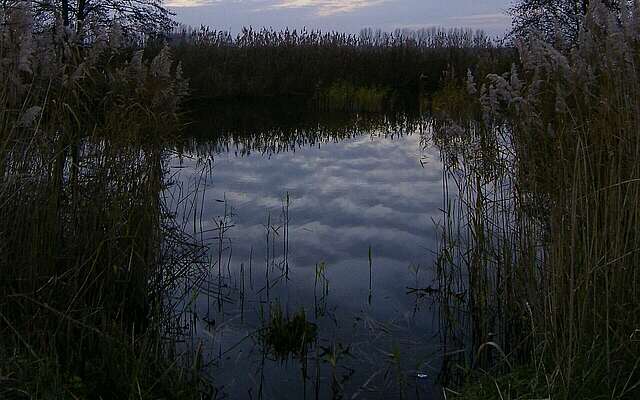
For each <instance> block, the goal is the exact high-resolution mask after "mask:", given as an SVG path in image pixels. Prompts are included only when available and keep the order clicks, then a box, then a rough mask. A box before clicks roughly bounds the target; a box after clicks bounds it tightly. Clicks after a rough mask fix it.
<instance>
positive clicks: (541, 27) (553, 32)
mask: <svg viewBox="0 0 640 400" xmlns="http://www.w3.org/2000/svg"><path fill="white" fill-rule="evenodd" d="M592 1H598V2H601V3H602V4H603V5H604V6H605V7H606V8H608V9H609V10H612V11H614V12H616V13H618V12H620V11H621V8H622V7H623V6H624V5H625V3H631V2H633V0H518V1H516V2H515V4H514V5H513V6H512V7H511V8H510V10H509V11H510V14H511V16H512V17H513V31H512V34H513V35H515V36H519V37H523V36H524V37H526V36H529V35H531V34H535V35H540V36H541V37H542V38H543V39H545V40H546V41H548V42H549V43H553V42H555V41H557V40H558V39H562V40H564V41H566V42H567V43H568V44H569V45H573V44H574V43H575V41H576V39H577V37H578V32H579V31H580V28H581V25H582V21H583V19H584V16H585V15H586V14H587V12H588V11H589V7H590V5H591V2H592Z"/></svg>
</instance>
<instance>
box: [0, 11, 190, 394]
mask: <svg viewBox="0 0 640 400" xmlns="http://www.w3.org/2000/svg"><path fill="white" fill-rule="evenodd" d="M27 3H28V2H18V3H15V4H14V3H11V4H9V6H7V4H4V3H3V8H2V14H1V19H2V24H1V25H0V37H1V40H0V82H1V83H0V271H1V273H0V397H2V398H13V397H17V398H86V397H90V398H93V397H97V396H98V395H100V396H102V397H103V398H131V397H133V396H134V394H135V397H136V398H158V397H176V396H177V397H180V398H183V397H185V398H195V397H197V396H199V393H200V388H201V386H200V384H199V377H198V374H197V373H192V372H193V371H188V370H185V369H184V368H181V367H182V364H181V363H180V362H179V360H178V355H176V354H175V353H174V352H172V346H171V345H170V343H171V340H172V338H175V337H176V335H179V332H180V326H179V325H178V324H177V318H174V317H176V313H179V310H176V309H173V308H172V306H171V304H169V303H167V301H165V299H166V294H167V293H168V291H170V290H171V288H172V286H173V285H174V283H175V282H176V280H177V279H179V277H180V276H181V275H184V274H186V273H188V272H187V271H188V266H189V265H190V263H189V260H188V258H189V257H195V255H196V254H197V253H198V252H197V251H196V250H194V249H195V248H194V247H192V246H191V242H190V239H189V238H188V236H186V235H184V233H183V232H182V231H181V230H180V229H179V228H180V227H178V226H176V225H175V224H174V222H173V221H172V219H171V218H170V215H168V213H167V212H166V209H165V207H164V203H163V200H162V197H161V193H162V191H163V189H164V187H165V186H166V182H165V180H164V176H163V169H164V159H165V156H164V154H163V151H162V148H161V146H160V143H161V141H164V140H169V139H170V138H171V137H173V135H175V132H176V130H175V128H176V127H177V119H176V107H177V105H178V103H179V101H180V99H181V97H182V96H183V95H184V94H185V90H186V83H185V82H184V80H182V79H181V78H180V69H179V68H176V65H175V64H174V63H173V62H172V61H171V55H170V54H169V51H168V49H166V48H165V49H164V50H162V51H160V53H159V54H158V56H157V57H155V58H154V59H152V60H148V59H144V58H143V56H142V51H141V49H140V48H136V47H135V46H134V44H133V42H130V43H129V44H127V41H126V39H125V38H124V37H123V33H122V32H123V31H122V29H121V27H120V26H119V25H117V24H114V25H112V26H103V27H102V28H101V29H96V30H95V31H92V32H93V33H94V35H92V36H91V38H92V39H91V40H89V39H87V37H86V36H84V39H81V38H80V37H79V36H76V33H74V32H73V31H71V30H69V29H66V28H65V27H64V26H60V25H55V22H54V21H53V20H50V21H49V22H51V23H52V24H53V25H51V26H52V28H53V29H45V30H41V29H39V28H42V27H43V26H44V25H42V23H43V22H42V20H41V19H38V18H36V17H39V16H40V15H39V14H37V13H35V12H34V10H33V9H31V8H30V7H29V5H28V4H27ZM5 6H6V7H5ZM181 254H182V256H181Z"/></svg>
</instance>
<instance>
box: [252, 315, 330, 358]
mask: <svg viewBox="0 0 640 400" xmlns="http://www.w3.org/2000/svg"><path fill="white" fill-rule="evenodd" d="M317 335H318V328H317V326H316V324H314V323H311V322H309V321H308V320H307V316H306V313H305V311H304V309H301V310H300V311H298V312H296V313H294V314H293V315H292V316H288V315H285V314H284V313H283V311H282V308H281V306H280V304H279V303H275V304H274V305H273V306H272V307H271V310H270V315H269V321H268V325H267V326H266V328H265V331H264V334H263V340H264V343H265V344H266V346H267V347H268V348H269V349H270V351H271V354H273V355H274V356H275V357H276V358H278V359H280V360H286V359H288V358H289V356H291V355H294V356H297V357H301V358H302V357H304V356H305V355H306V354H307V351H308V349H309V347H310V346H311V345H312V344H313V343H314V342H315V340H316V337H317Z"/></svg>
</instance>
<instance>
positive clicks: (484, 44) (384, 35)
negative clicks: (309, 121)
mask: <svg viewBox="0 0 640 400" xmlns="http://www.w3.org/2000/svg"><path fill="white" fill-rule="evenodd" d="M171 46H172V48H173V49H174V52H175V54H176V59H178V60H180V61H181V62H182V63H183V64H184V68H185V73H186V75H187V76H189V79H190V80H191V81H192V82H193V85H192V86H193V87H194V91H195V92H194V95H195V96H196V97H199V98H209V99H210V98H247V97H249V98H251V97H254V98H255V97H270V98H272V97H297V98H298V99H301V100H302V101H307V102H308V103H310V104H311V105H314V106H316V107H317V106H320V108H321V109H322V108H324V109H326V108H331V109H334V108H337V109H345V110H352V109H354V108H361V109H362V110H365V111H366V110H367V109H375V110H379V109H380V108H381V106H382V105H384V106H388V105H389V102H388V101H387V102H385V104H381V100H383V99H384V100H389V99H386V97H389V95H390V94H391V93H390V92H393V93H396V94H399V95H410V98H411V100H412V101H413V100H415V99H414V97H415V95H416V94H418V92H420V91H422V92H424V93H432V92H434V91H435V90H437V89H438V88H439V85H440V82H441V78H442V74H443V72H444V71H446V70H448V69H453V70H455V71H456V74H455V75H456V76H458V77H459V78H463V77H464V74H465V72H466V70H467V68H474V69H475V68H478V69H479V70H483V71H484V70H487V71H490V70H494V71H495V70H498V71H502V70H503V69H504V70H508V66H509V65H510V63H511V62H512V60H513V55H514V51H513V49H512V48H511V47H508V46H503V45H502V44H500V43H498V42H496V41H494V40H493V39H491V38H490V37H489V36H487V35H486V34H485V33H484V32H482V31H474V30H470V29H462V28H455V29H442V28H430V29H421V30H417V31H415V30H408V29H404V30H401V29H399V30H396V31H394V32H383V31H381V30H373V29H364V30H362V31H361V32H360V33H358V34H346V33H341V32H322V31H319V30H307V29H302V30H295V29H293V30H290V29H283V30H273V29H267V28H264V29H259V30H256V29H253V28H251V27H249V28H244V29H243V30H242V31H241V32H240V33H238V34H237V35H233V34H231V33H230V32H228V31H219V30H214V29H211V28H207V27H201V28H200V29H192V28H189V27H181V28H179V29H176V30H175V31H174V32H173V33H172V34H171ZM505 68H506V69H505ZM314 100H315V101H314ZM333 100H335V101H337V104H335V105H332V104H331V103H330V102H331V101H333ZM329 106H331V107H329Z"/></svg>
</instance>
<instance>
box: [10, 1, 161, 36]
mask: <svg viewBox="0 0 640 400" xmlns="http://www.w3.org/2000/svg"><path fill="white" fill-rule="evenodd" d="M16 3H30V6H31V9H32V11H33V13H34V15H35V16H36V19H37V20H38V21H39V22H40V24H42V25H43V26H53V25H55V24H61V25H62V26H64V27H66V28H67V30H71V31H73V32H75V33H76V34H78V35H80V37H83V36H84V35H91V34H95V33H96V31H97V30H99V29H101V28H104V27H109V26H112V25H113V24H114V23H117V24H119V26H121V27H122V29H123V31H124V32H125V33H129V34H149V33H158V32H168V31H169V30H170V29H171V26H172V24H173V22H172V20H171V16H172V13H171V12H170V11H169V10H167V9H166V8H165V7H164V6H163V0H34V1H26V0H18V1H16Z"/></svg>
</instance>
